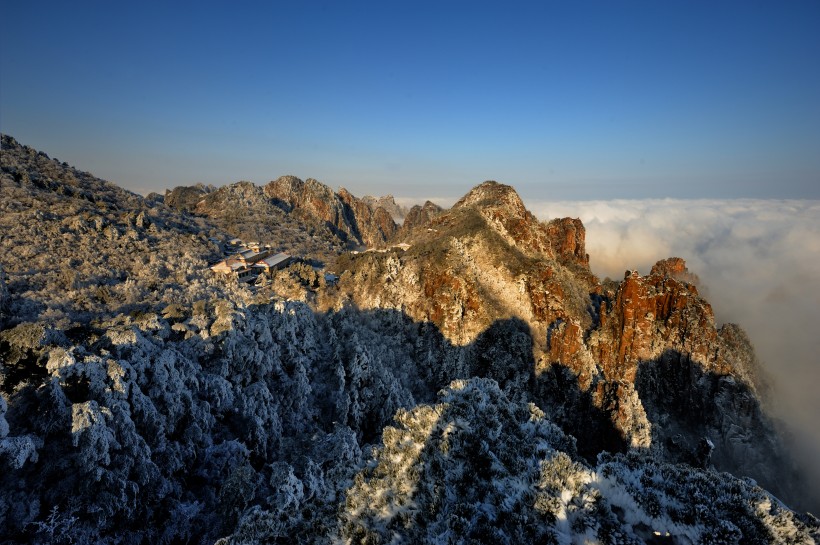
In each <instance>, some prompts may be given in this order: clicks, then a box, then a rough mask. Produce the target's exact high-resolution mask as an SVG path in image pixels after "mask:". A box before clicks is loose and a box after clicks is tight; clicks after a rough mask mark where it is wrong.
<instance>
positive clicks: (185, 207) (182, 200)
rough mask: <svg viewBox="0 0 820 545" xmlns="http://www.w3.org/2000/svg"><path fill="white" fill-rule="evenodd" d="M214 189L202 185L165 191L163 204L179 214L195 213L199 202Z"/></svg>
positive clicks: (182, 186) (181, 186) (178, 187)
mask: <svg viewBox="0 0 820 545" xmlns="http://www.w3.org/2000/svg"><path fill="white" fill-rule="evenodd" d="M215 189H216V188H214V187H213V186H205V185H202V184H196V185H191V186H184V185H180V186H177V187H175V188H174V189H167V190H166V191H165V195H164V198H163V202H164V203H165V204H166V205H168V206H170V207H171V208H173V209H175V210H179V211H180V212H194V211H196V207H197V205H198V204H199V201H201V200H202V199H203V198H205V196H206V195H207V194H208V193H211V192H212V191H214V190H215Z"/></svg>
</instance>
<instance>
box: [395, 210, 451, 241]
mask: <svg viewBox="0 0 820 545" xmlns="http://www.w3.org/2000/svg"><path fill="white" fill-rule="evenodd" d="M443 213H444V209H443V208H442V207H440V206H439V205H437V204H436V203H434V202H431V201H426V202H425V203H424V205H423V206H419V205H415V206H413V208H411V209H410V211H409V212H407V215H406V216H405V217H404V222H403V223H402V224H401V229H400V231H399V235H398V237H399V238H403V237H404V236H405V235H406V234H408V233H409V232H410V231H412V230H413V229H416V228H419V227H427V226H428V225H430V223H431V222H432V221H433V219H435V218H437V217H439V216H440V215H441V214H443Z"/></svg>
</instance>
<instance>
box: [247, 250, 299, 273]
mask: <svg viewBox="0 0 820 545" xmlns="http://www.w3.org/2000/svg"><path fill="white" fill-rule="evenodd" d="M289 259H290V255H288V254H286V253H284V252H280V253H278V254H276V255H272V256H270V257H266V258H265V259H262V260H260V261H259V262H258V263H257V264H256V265H254V267H262V268H266V269H269V268H273V267H276V266H277V265H281V264H282V263H284V262H286V261H288V260H289Z"/></svg>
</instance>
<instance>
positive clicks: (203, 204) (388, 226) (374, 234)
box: [164, 176, 398, 262]
mask: <svg viewBox="0 0 820 545" xmlns="http://www.w3.org/2000/svg"><path fill="white" fill-rule="evenodd" d="M164 201H165V204H167V205H168V206H170V207H172V208H175V209H177V210H179V211H184V212H188V213H191V214H195V215H198V216H201V217H206V218H208V219H209V220H210V221H211V222H213V223H214V224H216V225H218V226H219V227H220V228H221V229H223V230H224V231H226V232H228V233H231V234H232V235H234V236H238V237H240V238H242V239H244V240H254V241H260V242H265V243H270V244H272V245H275V246H277V247H278V248H280V249H282V250H285V251H289V252H291V253H293V254H296V255H300V256H304V257H308V258H314V259H317V260H318V261H320V262H328V261H330V260H332V258H333V257H334V256H335V255H336V254H338V253H339V252H341V251H344V250H346V249H353V248H358V247H361V246H369V247H375V246H379V245H381V244H384V243H385V242H386V241H387V240H389V239H390V238H391V237H392V236H393V235H394V233H395V232H396V230H397V229H398V227H397V226H396V223H395V222H394V221H393V219H392V218H391V217H390V214H389V212H387V211H386V210H385V209H383V208H381V207H378V206H377V207H375V208H372V207H371V206H370V205H368V204H366V203H365V202H364V201H363V200H360V199H358V198H356V197H355V196H353V195H352V194H350V192H348V191H347V190H345V189H343V188H342V189H340V190H339V192H338V193H336V192H334V191H333V190H332V189H331V188H330V187H328V186H326V185H324V184H322V183H321V182H318V181H316V180H314V179H308V180H307V181H302V180H301V179H299V178H297V177H295V176H282V177H280V178H278V179H276V180H274V181H272V182H269V183H268V184H266V185H265V186H262V187H259V186H256V185H254V184H253V183H251V182H237V183H234V184H230V185H226V186H223V187H220V188H212V187H204V186H202V185H201V184H200V185H196V186H190V187H184V186H180V187H175V188H174V189H172V190H168V191H166V193H165V197H164Z"/></svg>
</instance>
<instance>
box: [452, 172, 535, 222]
mask: <svg viewBox="0 0 820 545" xmlns="http://www.w3.org/2000/svg"><path fill="white" fill-rule="evenodd" d="M467 207H474V208H481V209H492V210H499V211H503V213H505V214H506V215H508V216H513V217H523V216H526V215H527V214H529V212H527V209H526V207H525V206H524V202H523V201H522V200H521V197H519V196H518V193H516V191H515V189H513V188H512V187H511V186H509V185H506V184H500V183H498V182H496V181H493V180H488V181H486V182H484V183H481V184H479V185H477V186H475V187H474V188H473V189H471V190H470V192H469V193H467V194H466V195H464V196H463V197H462V198H461V199H460V200H459V201H458V202H457V203H456V204H455V205H453V209H457V208H467Z"/></svg>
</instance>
